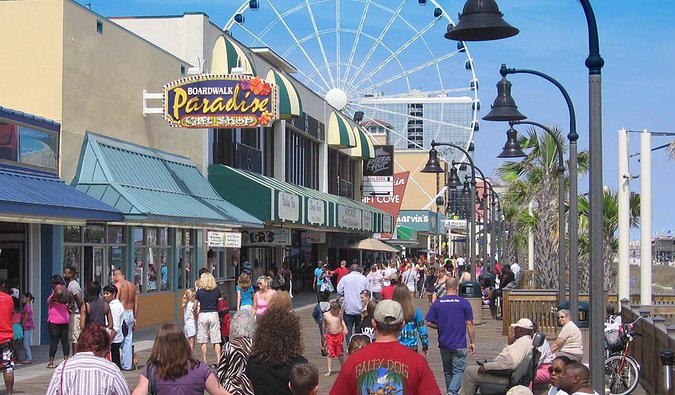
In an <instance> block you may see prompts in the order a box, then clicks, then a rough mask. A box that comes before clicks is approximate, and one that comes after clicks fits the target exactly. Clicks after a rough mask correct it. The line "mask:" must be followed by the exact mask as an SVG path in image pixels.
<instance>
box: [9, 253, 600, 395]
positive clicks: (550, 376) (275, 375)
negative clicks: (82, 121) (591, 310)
mask: <svg viewBox="0 0 675 395" xmlns="http://www.w3.org/2000/svg"><path fill="white" fill-rule="evenodd" d="M441 263H442V264H441ZM476 266H477V267H476V268H475V270H476V278H478V279H482V280H483V284H481V285H482V288H483V291H484V293H483V299H484V303H485V302H486V301H487V302H486V304H489V303H493V300H494V298H495V296H494V295H495V293H496V292H495V284H492V283H491V284H488V282H487V281H486V280H490V281H491V280H492V278H491V277H489V276H486V275H484V273H482V272H481V265H476ZM495 269H499V271H498V272H497V273H498V277H499V279H497V281H496V287H497V288H496V289H497V290H498V289H499V287H500V283H501V286H504V285H505V284H508V283H509V282H511V281H513V279H514V278H515V274H514V272H516V271H517V270H520V268H519V267H518V268H517V270H510V269H511V268H506V267H504V268H495ZM470 270H471V268H470V266H469V262H468V261H467V260H465V259H463V258H455V257H452V258H447V259H445V260H443V261H441V260H440V259H438V258H436V259H433V260H428V261H427V260H426V259H419V260H407V259H399V258H396V259H392V260H391V261H389V262H387V263H386V264H382V265H379V264H373V265H371V267H369V268H365V269H364V268H363V267H361V266H360V265H359V264H357V263H352V264H351V265H349V266H348V265H347V263H346V262H345V261H342V262H341V263H340V265H339V267H337V268H336V269H335V270H330V269H328V267H327V266H326V265H325V264H323V263H322V262H321V261H319V262H317V265H316V268H315V270H314V271H313V273H314V279H313V283H312V285H313V288H314V289H315V290H316V294H317V304H316V306H315V307H314V311H313V313H312V316H313V318H314V319H315V321H316V323H317V327H318V330H319V334H320V336H319V338H320V341H321V344H320V347H321V352H322V354H323V356H325V357H326V376H330V375H332V374H333V372H334V371H335V370H336V369H334V363H335V362H336V361H335V360H336V359H337V362H338V363H339V369H338V371H339V373H338V376H337V378H336V380H335V383H334V385H333V387H332V389H331V391H330V393H331V394H336V395H339V394H353V393H369V394H370V393H372V394H379V393H383V394H385V393H419V394H422V393H423V394H430V395H435V394H441V393H444V394H445V393H447V394H462V395H469V394H471V395H473V394H475V393H476V391H477V389H478V387H479V386H480V385H481V383H502V384H506V383H507V382H508V378H507V377H506V376H503V375H501V374H499V373H498V372H500V371H503V370H514V369H515V368H516V367H517V366H518V365H519V364H520V363H521V362H522V361H523V360H525V358H526V356H527V355H528V353H530V352H531V351H532V349H533V337H534V335H535V334H536V332H537V326H536V323H534V322H532V321H531V320H530V319H528V318H521V319H520V320H518V321H517V322H515V323H513V324H511V328H512V333H511V334H510V335H509V338H508V345H507V346H506V347H505V348H504V349H503V350H502V351H501V352H500V353H499V354H498V355H497V356H496V357H495V358H494V359H493V360H492V361H484V362H483V363H481V364H480V366H478V365H477V366H467V359H468V354H473V353H475V352H476V347H477V346H476V344H477V339H476V331H475V328H474V325H473V311H472V308H471V305H470V304H469V302H468V301H467V300H466V299H464V298H463V297H461V296H460V295H459V288H460V283H461V282H463V281H464V280H466V279H467V278H470V277H471V272H470ZM467 273H468V276H467ZM274 276H277V277H276V278H275V277H274ZM279 277H283V274H279V273H278V274H274V273H271V275H270V276H267V275H263V274H260V275H255V274H254V271H253V270H252V271H251V274H249V273H247V272H242V274H241V275H240V276H239V278H238V281H237V286H236V292H237V300H236V306H233V310H235V312H234V313H233V314H230V307H229V305H228V304H227V301H226V298H224V297H223V295H222V294H221V292H220V290H219V289H218V287H217V285H216V282H215V279H214V278H213V276H212V274H211V273H210V272H209V271H208V269H202V270H201V271H200V277H199V279H198V280H197V281H196V282H195V284H194V288H191V289H188V290H186V291H185V294H184V296H183V303H182V307H183V318H184V322H183V327H182V328H181V327H179V326H177V325H175V324H173V323H167V324H165V325H163V326H162V327H161V328H159V330H158V332H157V334H156V337H155V341H154V343H153V347H152V350H151V353H150V357H149V358H148V360H147V361H145V364H144V366H143V367H142V369H141V371H140V375H139V382H138V385H137V386H136V388H135V389H134V390H133V394H147V393H152V394H160V395H161V394H174V393H183V394H192V393H195V394H196V393H200V394H201V393H204V391H206V392H208V393H210V394H237V395H250V394H262V395H265V394H282V395H283V394H294V395H295V394H316V393H317V391H318V384H319V373H318V369H317V368H316V367H315V366H313V365H312V364H310V363H309V361H308V359H307V358H306V357H305V356H304V352H305V349H304V344H305V343H304V341H303V336H302V328H301V325H300V318H299V317H298V315H297V314H296V313H295V311H294V310H293V304H292V295H291V294H290V292H288V291H286V290H283V289H282V288H281V287H279V286H278V285H279V281H280V280H279ZM113 278H114V283H113V284H109V285H106V286H105V287H101V285H100V284H98V283H96V282H91V283H89V284H86V286H85V290H84V292H83V291H82V288H81V287H80V284H79V283H78V281H77V270H76V269H75V268H74V267H70V266H68V267H66V268H65V270H64V272H63V276H61V275H54V276H52V278H51V284H52V293H51V295H49V297H48V298H47V308H48V314H47V325H48V329H49V336H50V348H49V362H48V365H47V367H48V368H53V369H55V371H54V374H53V375H52V378H51V380H50V383H49V388H48V389H47V394H63V393H101V394H129V393H132V392H131V391H130V389H129V387H128V385H127V382H126V380H125V378H124V376H123V375H122V371H124V370H132V369H133V368H135V366H134V365H135V364H136V363H138V361H134V360H133V352H132V347H131V346H132V340H133V333H134V331H135V317H136V316H137V313H138V301H137V298H136V287H135V286H134V285H133V284H132V283H131V282H129V281H128V280H126V279H125V277H124V274H123V273H122V272H121V271H120V270H116V271H115V272H114V274H113ZM275 281H276V285H277V286H274V287H273V286H272V283H273V282H275ZM289 282H290V278H289ZM329 284H330V285H329ZM10 285H11V284H8V283H7V282H2V283H0V286H1V288H0V291H2V292H0V351H2V353H1V354H0V370H2V372H3V374H4V379H5V385H6V388H7V393H8V394H11V393H12V391H13V368H14V362H15V360H16V355H15V354H17V353H18V352H19V349H20V348H23V349H24V357H25V359H24V360H23V362H22V363H26V364H28V363H31V359H32V357H31V352H30V341H28V343H26V342H25V338H26V337H28V338H30V331H31V330H32V329H33V321H32V320H33V318H32V309H31V303H32V301H33V299H32V295H30V293H26V294H24V295H22V296H21V297H20V300H19V301H17V299H18V297H19V294H18V290H14V289H13V288H12V287H11V286H10ZM15 291H16V292H15ZM486 291H487V292H486ZM334 292H336V293H337V294H334ZM14 294H16V297H15V295H14ZM415 298H423V299H426V300H428V302H429V309H428V312H427V313H426V315H425V314H424V313H423V312H422V309H420V308H419V307H417V305H418V304H419V303H416V302H415ZM425 309H426V307H425ZM558 319H559V322H560V325H561V327H562V330H561V332H560V335H559V336H558V337H557V339H556V340H555V341H554V342H552V344H550V345H549V343H548V342H546V341H544V344H543V345H541V346H540V347H539V353H540V355H541V357H540V358H539V361H538V367H537V372H536V375H535V376H534V377H533V383H534V384H541V383H549V384H550V390H549V394H550V395H554V394H555V395H567V394H586V393H588V394H593V393H594V392H593V391H592V390H591V389H590V387H589V384H588V381H589V377H588V376H589V373H588V369H587V368H586V367H585V366H584V365H581V364H580V362H581V359H582V355H583V344H582V338H581V332H580V330H579V328H577V327H576V325H575V324H574V322H573V321H572V320H571V319H570V315H569V311H567V310H560V311H559V312H558ZM429 331H436V332H437V334H438V336H437V338H438V349H439V353H440V357H441V361H442V366H443V373H444V378H445V386H444V389H443V391H441V390H440V388H439V386H438V384H437V382H436V380H435V378H434V375H433V372H432V371H431V369H430V367H429V364H428V363H427V360H426V358H427V357H428V355H429V352H430V342H429ZM15 342H18V343H17V345H18V344H20V345H21V346H20V347H17V345H15ZM59 343H61V349H62V352H63V357H64V358H63V362H62V363H61V364H59V365H58V366H55V363H54V359H55V356H56V352H57V349H58V345H59ZM196 344H198V345H199V349H200V351H201V358H197V357H196V355H195V350H194V348H195V345H196ZM209 346H211V347H209ZM209 348H212V349H213V352H214V356H213V357H212V358H211V359H210V361H211V363H209V355H208V354H209ZM71 352H72V355H71ZM92 367H94V368H95V369H92ZM518 391H520V392H517V393H531V392H527V391H530V390H529V389H528V388H526V387H523V389H518ZM522 391H525V392H522ZM513 393H516V392H513Z"/></svg>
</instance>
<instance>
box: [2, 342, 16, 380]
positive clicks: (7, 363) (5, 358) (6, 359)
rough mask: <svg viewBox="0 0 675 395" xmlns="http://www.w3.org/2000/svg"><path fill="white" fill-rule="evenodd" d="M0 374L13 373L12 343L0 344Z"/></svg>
mask: <svg viewBox="0 0 675 395" xmlns="http://www.w3.org/2000/svg"><path fill="white" fill-rule="evenodd" d="M0 372H2V373H12V372H14V347H13V344H12V341H8V342H5V343H2V344H0Z"/></svg>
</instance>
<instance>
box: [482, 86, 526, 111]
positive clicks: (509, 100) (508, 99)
mask: <svg viewBox="0 0 675 395" xmlns="http://www.w3.org/2000/svg"><path fill="white" fill-rule="evenodd" d="M511 86H512V84H511V81H509V80H507V79H506V77H502V79H501V80H500V81H499V82H498V83H497V98H496V99H495V101H494V103H493V104H492V109H491V110H490V112H489V113H487V115H485V116H484V117H483V119H484V120H486V121H521V120H523V119H525V118H527V117H526V116H525V115H523V114H521V113H520V111H518V106H516V101H515V100H513V96H511Z"/></svg>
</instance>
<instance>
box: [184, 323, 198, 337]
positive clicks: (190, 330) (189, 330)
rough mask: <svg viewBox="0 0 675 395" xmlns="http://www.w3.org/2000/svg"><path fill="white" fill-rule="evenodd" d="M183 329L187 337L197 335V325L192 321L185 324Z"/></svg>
mask: <svg viewBox="0 0 675 395" xmlns="http://www.w3.org/2000/svg"><path fill="white" fill-rule="evenodd" d="M183 329H184V330H185V337H187V338H188V339H189V338H191V337H194V336H196V335H197V327H196V326H195V323H194V322H191V323H189V324H185V326H184V328H183Z"/></svg>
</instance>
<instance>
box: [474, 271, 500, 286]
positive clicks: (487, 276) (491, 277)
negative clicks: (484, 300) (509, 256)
mask: <svg viewBox="0 0 675 395" xmlns="http://www.w3.org/2000/svg"><path fill="white" fill-rule="evenodd" d="M496 278H497V277H496V276H495V275H494V274H492V273H485V274H482V275H481V276H480V277H479V278H478V280H479V281H480V282H481V283H483V281H484V280H486V279H487V280H488V281H490V288H494V287H495V282H496V281H495V280H496Z"/></svg>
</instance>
